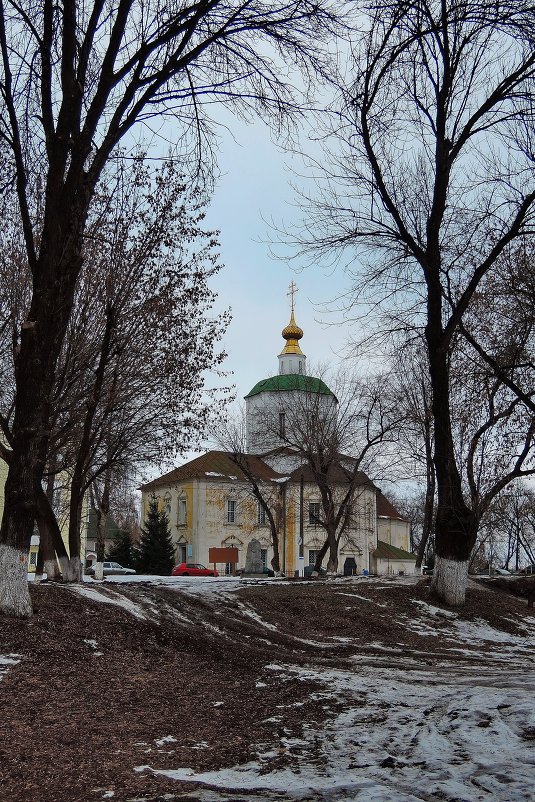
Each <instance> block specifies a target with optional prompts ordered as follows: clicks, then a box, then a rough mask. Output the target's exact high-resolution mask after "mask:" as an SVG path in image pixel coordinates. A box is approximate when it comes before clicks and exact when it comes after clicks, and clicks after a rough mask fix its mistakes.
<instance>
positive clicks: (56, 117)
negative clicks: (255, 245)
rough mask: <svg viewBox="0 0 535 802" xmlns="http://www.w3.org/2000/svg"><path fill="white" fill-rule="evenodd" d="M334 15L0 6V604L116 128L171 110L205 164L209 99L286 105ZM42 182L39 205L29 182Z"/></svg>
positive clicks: (20, 576) (180, 135)
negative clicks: (11, 294)
mask: <svg viewBox="0 0 535 802" xmlns="http://www.w3.org/2000/svg"><path fill="white" fill-rule="evenodd" d="M333 24H334V18H333V16H332V15H331V14H330V13H329V11H328V8H327V7H326V5H325V4H323V3H321V2H320V3H317V2H314V3H310V2H308V0H297V2H295V3H293V4H292V5H290V6H288V5H280V6H279V5H276V4H264V3H262V2H260V1H259V0H258V1H257V0H252V2H246V3H233V2H223V0H201V2H195V3H191V4H188V3H181V2H180V3H178V2H171V3H163V2H160V0H149V2H148V3H147V2H144V3H139V2H137V0H120V2H119V4H118V5H117V7H116V8H114V9H112V10H111V11H110V9H109V8H108V7H107V6H106V5H105V4H104V3H102V2H101V1H100V0H95V1H94V2H92V3H89V4H77V3H74V2H72V1H71V0H69V1H68V2H65V3H63V4H62V5H57V4H54V3H52V2H51V0H45V1H44V2H43V3H41V4H33V5H32V4H28V3H23V4H22V5H21V4H19V3H14V2H10V0H6V2H4V3H3V4H2V6H0V62H1V72H0V92H1V94H2V100H3V104H2V110H1V114H0V139H1V142H2V145H3V152H2V154H1V156H2V158H3V159H4V160H5V166H6V171H5V173H4V175H5V176H6V179H5V180H7V181H10V180H12V182H13V186H14V187H15V190H16V193H17V201H18V212H19V218H20V223H21V227H22V231H23V233H24V247H25V255H26V259H27V262H28V265H29V268H30V272H31V276H32V290H31V303H30V307H29V313H28V315H27V318H26V319H25V320H24V322H23V323H22V326H21V329H20V332H19V333H18V343H17V359H16V369H15V381H16V396H15V411H14V416H13V427H12V431H13V435H12V440H11V443H10V448H9V449H7V448H3V449H2V453H3V456H4V457H5V459H6V460H7V461H8V464H9V473H8V479H7V482H6V488H5V507H4V515H3V520H2V528H1V531H0V543H1V545H0V610H2V611H5V612H8V613H11V614H15V615H19V616H26V615H30V614H31V604H30V598H29V593H28V589H27V585H26V565H27V558H26V554H27V550H28V544H29V538H30V535H31V531H32V526H33V521H34V518H35V509H36V494H37V492H38V488H39V487H40V483H41V478H42V475H43V471H44V468H45V464H46V459H47V448H48V440H49V434H48V433H49V430H50V426H49V423H50V415H51V406H50V399H51V398H52V395H53V388H54V383H55V379H56V366H57V361H58V358H59V355H60V352H61V348H62V345H63V341H64V337H65V332H66V329H67V325H68V321H69V317H70V313H71V309H72V304H73V298H74V293H75V288H76V284H77V281H78V278H79V275H80V270H81V267H82V241H83V236H84V231H85V227H86V222H87V216H88V211H89V206H90V203H91V199H92V197H93V195H94V193H95V188H96V186H97V184H98V182H99V179H100V177H101V175H102V171H103V169H104V167H105V165H106V164H107V162H108V160H109V159H110V156H111V154H112V153H113V151H114V149H115V148H116V147H117V145H118V143H119V142H120V140H121V139H122V138H123V137H125V135H126V134H127V133H128V132H129V131H131V129H132V128H133V126H134V125H135V124H136V123H137V122H139V121H146V120H148V119H149V118H150V117H152V116H153V115H156V114H161V115H163V116H164V117H165V116H169V117H172V118H173V120H174V121H175V122H176V124H177V125H176V128H175V136H176V138H177V139H179V140H180V145H181V152H182V154H183V157H184V161H183V165H184V169H186V165H187V164H188V163H189V164H190V165H191V161H192V159H193V160H195V162H196V164H197V166H198V168H199V169H200V168H201V167H203V166H204V167H206V161H207V159H208V155H209V154H208V151H207V148H206V147H205V145H206V142H207V137H208V135H209V134H210V119H209V117H208V108H209V107H210V103H209V102H206V103H204V101H205V100H206V101H214V100H216V99H224V100H226V101H227V102H228V103H229V104H231V105H234V106H235V107H236V109H237V111H241V112H242V113H247V111H251V110H253V109H256V110H259V111H261V112H267V113H269V112H271V111H273V112H275V114H278V115H279V117H278V119H279V120H280V119H281V116H280V115H283V114H284V112H285V110H288V109H289V107H290V106H291V101H292V99H293V98H294V95H293V92H292V89H291V86H292V82H291V81H284V80H283V79H281V77H280V76H281V74H282V72H283V70H282V65H283V64H284V66H285V71H286V74H287V69H286V68H287V67H290V69H291V68H292V67H293V68H302V69H303V70H304V72H305V73H306V72H307V71H308V74H309V76H310V75H311V72H316V73H317V71H318V70H319V71H321V69H322V66H323V56H322V50H323V48H322V43H324V42H325V41H326V38H327V37H329V36H330V35H331V32H332V28H333ZM39 187H41V188H43V190H44V197H45V202H44V206H43V208H42V209H39V208H38V204H37V203H36V199H35V197H34V189H35V190H38V189H39Z"/></svg>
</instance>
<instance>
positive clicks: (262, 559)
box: [260, 549, 267, 568]
mask: <svg viewBox="0 0 535 802" xmlns="http://www.w3.org/2000/svg"><path fill="white" fill-rule="evenodd" d="M260 562H261V563H262V568H267V549H260Z"/></svg>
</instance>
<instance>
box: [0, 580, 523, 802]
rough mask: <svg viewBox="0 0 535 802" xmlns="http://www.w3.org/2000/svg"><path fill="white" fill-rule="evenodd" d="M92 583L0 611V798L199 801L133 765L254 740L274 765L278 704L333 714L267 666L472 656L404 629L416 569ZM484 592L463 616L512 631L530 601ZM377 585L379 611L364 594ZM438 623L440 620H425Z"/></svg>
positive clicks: (312, 715) (291, 713)
mask: <svg viewBox="0 0 535 802" xmlns="http://www.w3.org/2000/svg"><path fill="white" fill-rule="evenodd" d="M487 584H489V583H487ZM524 584H526V581H525V580H524ZM527 584H528V585H529V582H528V583H527ZM385 585H388V592H387V593H385ZM91 588H96V589H97V590H96V591H95V593H98V594H100V598H101V600H100V601H99V600H98V596H95V599H92V598H87V597H84V596H82V595H80V593H78V592H76V591H75V590H73V589H72V588H69V587H67V586H62V585H55V584H47V583H44V584H41V585H36V586H33V587H32V588H31V593H32V599H33V603H34V608H35V615H34V616H33V618H32V619H31V620H28V621H19V620H14V619H11V618H6V617H3V618H0V627H1V629H0V632H1V634H0V655H2V656H3V657H4V658H6V657H7V658H8V661H7V662H5V664H4V666H2V665H1V664H0V710H1V713H0V716H1V725H2V726H1V728H0V800H1V802H30V801H33V800H36V801H37V802H87V801H88V800H100V799H103V798H113V799H114V801H115V800H120V801H121V802H123V801H124V802H131V801H132V800H146V802H149V800H150V801H151V802H156V800H164V799H166V800H174V799H188V800H190V802H196V800H197V799H199V800H200V799H202V798H203V797H202V795H201V794H200V793H199V796H197V795H196V786H195V785H192V784H191V783H186V782H182V781H177V780H172V779H169V778H165V777H161V776H157V775H155V774H152V773H151V772H147V771H135V767H137V766H141V765H145V764H147V763H148V762H150V765H151V767H153V768H155V769H157V768H158V767H163V768H165V767H166V766H168V765H169V761H170V758H172V759H173V760H174V762H175V763H178V764H180V765H183V766H189V767H191V768H193V769H195V770H198V771H200V770H207V769H217V768H220V767H224V766H236V765H239V764H242V763H246V762H247V761H249V760H250V759H252V758H253V757H254V756H255V754H257V752H258V749H259V746H260V745H261V746H262V747H263V748H264V749H266V748H272V749H274V750H275V752H276V753H277V754H278V757H276V758H274V759H273V760H272V761H271V763H270V767H269V771H276V770H277V767H278V766H279V765H280V767H284V766H288V765H291V764H292V761H293V760H294V756H293V755H292V753H291V750H288V749H287V748H285V747H284V746H281V725H280V723H278V722H277V719H278V717H277V716H275V717H274V716H273V715H272V713H273V711H277V712H278V713H280V712H281V711H282V713H283V720H284V732H285V733H286V734H287V733H288V732H290V733H292V734H293V735H294V736H295V737H298V736H299V734H300V732H301V728H302V725H303V721H305V720H306V721H307V722H309V723H310V722H311V721H316V722H317V724H318V727H321V725H322V722H324V720H325V719H326V717H328V716H332V715H333V713H334V711H333V709H332V705H331V706H326V705H325V704H324V702H323V701H322V698H321V694H318V693H314V691H315V690H317V688H316V687H315V686H314V683H312V682H310V681H308V680H306V679H302V678H298V677H293V678H292V677H290V678H286V679H284V680H282V679H281V680H280V681H276V682H273V681H271V682H268V681H265V679H266V676H267V673H269V672H268V671H267V669H266V667H267V666H269V665H270V664H272V663H274V662H277V663H284V664H286V665H299V666H307V665H314V666H316V667H317V666H318V665H319V666H325V667H326V668H327V667H337V666H347V665H348V661H349V660H350V659H351V656H352V655H353V654H354V653H355V652H356V651H359V652H361V653H362V652H363V651H365V652H366V654H367V655H368V656H369V658H370V660H373V659H377V661H379V662H380V661H383V662H384V661H388V660H389V659H392V656H393V655H397V656H398V657H401V658H403V657H404V656H406V657H411V661H412V664H413V663H414V660H415V659H416V658H415V655H417V656H418V657H417V660H418V663H419V664H420V665H423V664H426V663H427V664H429V665H431V664H433V662H434V661H438V660H443V659H446V658H447V660H448V661H457V662H459V663H461V664H465V665H469V664H470V663H471V662H477V660H478V659H479V658H478V656H477V649H475V650H474V655H473V657H472V656H471V654H470V648H468V649H466V650H464V651H463V652H462V653H459V654H458V655H455V654H452V651H451V648H450V647H451V643H450V642H449V641H448V638H447V637H445V638H444V639H440V638H437V637H436V636H433V637H431V636H429V635H426V634H423V633H419V632H414V631H411V630H410V629H408V628H407V621H408V620H410V617H411V615H412V614H413V613H414V609H415V607H414V604H415V600H416V601H418V600H421V601H427V600H428V598H429V586H428V583H427V582H426V581H425V580H422V581H420V583H419V584H414V585H410V584H404V583H401V582H398V583H396V582H390V583H389V584H388V582H383V583H381V582H377V581H376V582H372V581H369V582H367V581H363V580H338V581H317V582H286V583H280V584H277V583H261V584H257V585H251V586H245V587H244V588H243V589H239V590H237V591H235V592H226V593H218V592H215V593H211V594H206V595H203V594H198V595H197V594H193V595H192V594H191V593H189V592H184V591H181V590H180V589H177V588H176V587H166V586H158V585H150V584H121V585H112V584H111V583H106V582H105V583H103V584H101V585H97V584H96V583H95V584H94V585H91ZM490 588H491V589H490V590H489V589H488V588H486V587H485V586H484V585H483V584H481V585H477V586H476V585H475V584H474V583H472V586H471V587H470V589H469V591H468V595H467V603H466V605H465V607H464V608H463V609H462V611H461V612H460V617H461V618H462V619H463V620H468V621H470V620H474V619H478V620H483V621H486V622H488V624H489V625H491V626H492V627H494V628H495V629H497V630H500V631H503V632H510V633H513V634H521V632H522V621H523V620H524V617H525V616H526V615H528V614H530V613H532V611H530V610H529V609H528V608H527V606H526V600H525V598H523V597H522V596H518V595H517V596H515V595H511V593H510V592H509V591H510V589H511V583H509V584H508V583H504V582H500V583H494V584H493V583H490ZM518 588H521V585H518V586H517V587H516V592H517V593H518ZM521 592H522V593H524V595H525V590H522V588H521ZM379 593H382V598H383V599H384V600H385V604H384V605H383V606H377V605H371V604H370V603H369V602H367V601H366V599H373V598H375V597H376V596H377V594H379ZM119 597H120V599H119ZM106 598H108V599H109V600H111V601H114V602H117V601H118V600H122V603H124V604H126V605H127V606H126V607H121V606H117V603H114V604H110V603H102V599H104V600H105V599H106ZM129 603H130V604H131V607H130V608H129V607H128V604H129ZM385 605H386V606H385ZM444 610H445V612H446V615H447V614H448V611H447V610H446V608H444ZM447 621H448V619H447V617H445V618H441V617H440V616H437V617H436V620H435V622H434V626H435V627H436V628H438V630H440V628H441V627H442V626H444V627H446V625H447ZM320 644H321V648H320V647H319V645H320ZM385 647H387V656H385ZM388 655H389V656H388ZM422 655H424V657H422ZM15 661H18V662H15ZM3 669H5V671H4V672H3V673H2V670H3ZM169 736H171V738H169ZM199 745H202V748H199ZM238 798H240V799H241V797H236V799H238Z"/></svg>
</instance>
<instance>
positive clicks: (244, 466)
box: [212, 410, 281, 574]
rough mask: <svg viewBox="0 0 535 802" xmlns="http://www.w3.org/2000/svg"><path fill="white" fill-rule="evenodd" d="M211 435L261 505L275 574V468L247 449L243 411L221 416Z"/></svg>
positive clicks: (277, 496)
mask: <svg viewBox="0 0 535 802" xmlns="http://www.w3.org/2000/svg"><path fill="white" fill-rule="evenodd" d="M212 436H213V438H214V439H215V440H216V442H217V444H218V445H219V447H220V448H222V449H223V450H224V451H226V452H227V454H228V457H229V459H230V460H231V462H232V463H233V464H234V465H235V466H236V468H238V470H239V472H240V474H241V475H242V476H243V478H244V479H245V480H246V482H247V485H248V488H249V492H250V494H251V495H252V497H253V498H254V499H255V501H256V502H257V504H258V506H259V509H262V510H263V512H264V515H263V516H262V517H265V519H266V520H267V523H268V525H269V531H270V536H271V545H272V548H273V558H272V560H271V565H272V568H273V570H274V572H275V573H276V574H280V571H281V561H280V542H279V526H280V512H279V511H280V493H281V486H280V485H279V484H278V483H277V482H276V481H274V479H275V478H276V474H275V472H272V475H269V474H270V468H269V466H268V465H266V464H265V463H264V462H262V461H261V460H260V459H259V458H258V456H256V455H255V454H249V453H248V452H247V439H246V426H245V415H244V411H243V410H240V411H238V413H237V414H236V415H234V416H226V417H223V418H221V419H220V420H219V421H218V422H217V424H216V425H214V426H213V427H212Z"/></svg>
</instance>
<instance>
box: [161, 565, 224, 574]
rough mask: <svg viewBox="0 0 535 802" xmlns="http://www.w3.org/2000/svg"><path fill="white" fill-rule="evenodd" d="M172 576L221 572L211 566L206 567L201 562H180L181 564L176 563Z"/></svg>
mask: <svg viewBox="0 0 535 802" xmlns="http://www.w3.org/2000/svg"><path fill="white" fill-rule="evenodd" d="M171 576H219V574H218V573H217V571H214V570H212V569H211V568H205V567H204V565H201V564H200V563H180V565H175V567H174V568H173V570H172V571H171Z"/></svg>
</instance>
